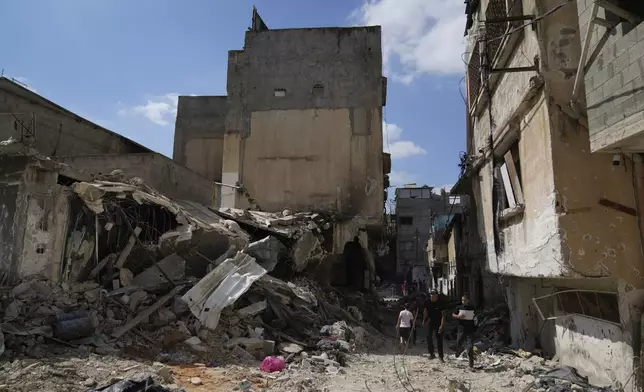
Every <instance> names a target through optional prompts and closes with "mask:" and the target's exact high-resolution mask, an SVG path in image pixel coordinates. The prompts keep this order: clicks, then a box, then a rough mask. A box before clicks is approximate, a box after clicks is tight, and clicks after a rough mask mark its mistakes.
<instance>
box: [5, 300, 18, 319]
mask: <svg viewBox="0 0 644 392" xmlns="http://www.w3.org/2000/svg"><path fill="white" fill-rule="evenodd" d="M21 308H22V302H21V301H18V300H14V301H11V302H10V303H9V305H7V309H5V311H4V321H13V320H15V319H16V318H18V316H19V315H20V309H21Z"/></svg>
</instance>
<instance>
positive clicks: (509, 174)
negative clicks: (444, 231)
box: [461, 0, 644, 388]
mask: <svg viewBox="0 0 644 392" xmlns="http://www.w3.org/2000/svg"><path fill="white" fill-rule="evenodd" d="M577 8H578V7H577V4H575V3H574V2H569V3H565V4H561V2H559V1H555V0H545V1H534V0H523V1H509V0H508V1H505V0H487V1H481V2H480V5H479V8H478V9H477V10H475V11H474V12H473V14H472V21H476V20H480V21H482V22H479V23H477V22H474V23H473V25H472V26H471V27H470V28H469V30H468V37H469V42H470V43H469V50H468V52H469V53H470V58H469V65H468V70H467V73H468V77H467V79H468V102H469V113H468V129H467V142H468V154H469V156H468V162H467V167H468V170H467V171H466V175H465V178H464V179H462V180H461V181H468V182H471V186H472V188H473V192H472V193H473V195H474V197H475V202H476V203H477V208H476V210H477V214H478V222H479V224H478V227H479V234H480V235H481V236H482V237H483V238H484V239H485V240H484V241H485V245H486V249H487V252H486V253H487V262H486V269H487V270H488V271H490V272H492V273H494V274H495V275H496V276H497V277H498V278H499V281H500V282H499V284H501V285H503V286H504V287H506V297H507V301H508V306H509V308H510V312H511V318H512V322H511V334H512V340H513V343H515V344H518V345H520V346H523V347H525V348H526V349H528V350H533V349H535V348H542V349H543V350H544V352H546V353H548V354H550V355H557V356H558V357H559V358H560V360H561V362H562V363H563V364H568V365H572V366H576V367H577V368H578V369H579V370H580V371H581V372H582V373H584V374H586V375H589V376H590V377H591V380H592V381H594V382H597V383H610V382H611V381H618V382H621V383H622V384H624V383H626V382H627V380H628V379H629V376H630V375H631V374H632V373H633V370H634V369H636V368H637V366H638V363H636V362H637V361H636V360H635V359H634V358H635V357H636V356H637V355H636V354H638V353H639V350H640V341H641V323H640V317H641V311H640V310H639V308H640V307H641V299H640V298H641V295H640V292H641V291H640V290H641V289H642V287H643V284H644V277H642V276H640V274H639V272H638V271H641V270H642V268H644V262H643V258H642V253H641V241H640V232H639V229H638V223H637V216H636V213H635V205H634V204H635V203H634V194H635V193H634V191H635V189H634V186H633V184H634V177H633V175H634V173H633V167H632V165H629V164H628V162H627V161H623V162H620V164H619V165H616V164H614V162H613V157H612V156H611V155H609V154H593V153H592V151H593V147H592V146H591V144H592V141H591V138H590V133H592V132H593V130H592V128H591V130H590V132H589V121H588V117H587V116H586V115H585V114H581V113H583V111H581V112H580V111H579V110H578V109H579V108H580V107H581V108H584V107H585V103H584V102H583V101H582V102H581V103H580V104H579V106H574V105H571V101H573V100H574V98H575V97H574V94H573V91H574V84H575V77H574V76H575V74H576V70H577V67H578V64H579V61H580V58H581V53H582V45H581V40H580V28H579V24H580V22H579V19H578V9H577ZM537 15H542V16H541V17H539V18H536V19H534V18H535V16H537ZM544 15H545V16H544ZM509 17H515V18H514V20H513V21H511V22H509V21H508V19H509ZM520 19H523V20H520ZM533 19H534V20H535V21H533V22H532V23H530V22H531V21H532V20H533ZM589 113H590V112H589ZM606 309H613V310H615V309H619V311H618V312H617V313H616V312H611V311H609V310H606ZM602 311H603V312H602ZM564 331H571V332H570V333H565V334H564ZM634 386H635V385H634V384H631V385H629V388H633V387H634Z"/></svg>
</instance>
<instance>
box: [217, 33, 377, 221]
mask: <svg viewBox="0 0 644 392" xmlns="http://www.w3.org/2000/svg"><path fill="white" fill-rule="evenodd" d="M302 59H304V60H302ZM227 90H228V97H229V108H228V113H227V117H226V130H227V132H236V133H240V136H237V137H228V135H226V138H225V145H224V165H223V175H222V181H223V182H225V183H228V184H235V183H236V182H239V183H241V184H243V185H244V187H246V189H247V190H248V192H249V194H250V196H251V197H252V198H254V199H255V200H256V202H257V204H258V205H259V206H260V207H261V208H262V209H264V210H267V211H279V210H281V209H283V208H284V207H288V208H292V209H296V210H319V209H327V210H328V209H330V210H334V211H338V212H341V213H343V214H346V215H361V216H364V217H366V218H369V219H372V220H373V221H374V222H375V221H379V220H380V218H381V216H382V211H383V207H382V206H383V200H384V195H383V191H382V190H383V170H382V110H381V108H382V106H383V104H384V99H383V98H384V97H383V95H384V90H385V86H384V80H383V78H382V53H381V43H380V28H379V27H364V28H349V29H339V28H328V29H327V28H324V29H288V30H265V31H260V32H257V31H249V32H247V33H246V42H245V46H244V50H243V51H231V52H230V53H229V61H228V84H227ZM237 153H238V154H240V155H239V156H238V157H236V156H234V155H231V156H229V155H228V154H237ZM311 173H322V174H321V175H319V176H317V177H316V176H312V175H311ZM267 183H268V184H274V185H273V186H267V185H266V184H267ZM223 192H225V190H223V189H222V205H227V204H226V202H227V199H228V198H232V199H234V197H233V196H232V195H230V197H228V196H226V195H224V194H223ZM238 202H239V203H242V202H243V200H238ZM235 206H237V207H239V206H241V204H236V205H235Z"/></svg>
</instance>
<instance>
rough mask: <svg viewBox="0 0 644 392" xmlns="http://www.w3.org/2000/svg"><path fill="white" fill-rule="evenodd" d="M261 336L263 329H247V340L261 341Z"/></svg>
mask: <svg viewBox="0 0 644 392" xmlns="http://www.w3.org/2000/svg"><path fill="white" fill-rule="evenodd" d="M262 335H264V328H259V327H255V328H250V327H249V328H248V337H249V338H257V339H261V338H262Z"/></svg>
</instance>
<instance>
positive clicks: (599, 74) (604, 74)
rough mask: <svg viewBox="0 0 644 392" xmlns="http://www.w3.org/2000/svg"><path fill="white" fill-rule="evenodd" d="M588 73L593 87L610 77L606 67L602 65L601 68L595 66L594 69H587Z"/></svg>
mask: <svg viewBox="0 0 644 392" xmlns="http://www.w3.org/2000/svg"><path fill="white" fill-rule="evenodd" d="M588 73H589V74H590V76H592V77H593V81H594V83H595V84H594V86H595V88H597V87H599V86H601V85H603V84H604V83H606V82H607V81H608V79H610V78H609V77H608V70H607V69H606V67H603V68H602V69H598V68H597V69H595V70H592V71H589V72H588ZM604 93H606V90H604Z"/></svg>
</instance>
